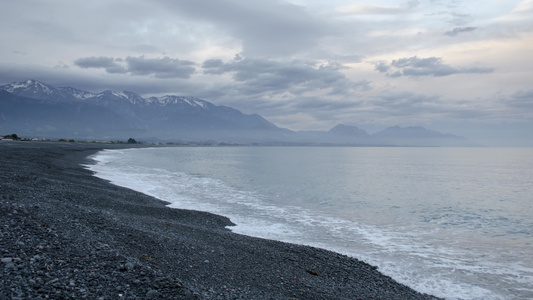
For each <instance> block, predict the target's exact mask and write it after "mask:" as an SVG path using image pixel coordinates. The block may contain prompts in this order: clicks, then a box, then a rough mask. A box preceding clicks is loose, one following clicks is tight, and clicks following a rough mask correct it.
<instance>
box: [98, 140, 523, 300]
mask: <svg viewBox="0 0 533 300" xmlns="http://www.w3.org/2000/svg"><path fill="white" fill-rule="evenodd" d="M130 151H132V150H106V151H102V152H100V153H99V154H97V155H95V156H94V157H93V159H94V160H95V161H97V163H96V164H94V165H89V166H87V167H88V168H89V169H91V170H93V171H94V172H95V173H96V176H98V177H101V178H104V179H106V180H109V181H110V182H111V183H113V184H116V185H119V186H124V187H128V188H131V189H134V190H137V191H140V192H142V193H145V194H147V195H151V196H154V197H156V198H159V199H161V200H163V201H166V202H168V203H169V205H168V206H169V207H172V208H181V209H194V210H201V211H207V212H211V213H215V214H220V215H224V216H227V217H229V218H230V219H231V220H232V221H233V222H234V223H236V226H232V227H231V230H233V231H234V232H236V233H240V234H245V235H250V236H256V237H262V238H269V239H275V240H280V241H285V242H291V243H298V244H305V245H311V246H315V247H320V248H324V249H328V250H332V251H336V252H339V253H343V254H347V255H350V256H353V257H356V258H359V259H361V260H363V261H366V262H368V263H370V264H372V265H376V266H378V268H379V270H380V271H381V272H382V273H384V274H386V275H389V276H391V277H393V278H394V279H396V280H397V281H399V282H401V283H404V284H406V285H409V286H411V287H413V288H414V289H416V290H418V291H420V292H424V293H428V294H433V295H436V296H439V297H444V298H447V299H508V298H509V295H502V294H501V293H500V292H497V291H494V290H489V289H488V288H485V287H482V286H479V285H476V284H474V283H471V282H472V281H471V280H469V279H470V278H475V277H479V276H485V277H487V280H486V281H487V282H491V281H493V282H494V284H495V285H498V284H500V282H498V279H499V278H508V279H507V280H509V278H511V279H513V280H515V281H518V282H524V283H528V280H531V279H533V278H532V274H533V268H532V267H531V266H524V264H523V263H516V264H507V263H498V262H494V261H490V260H489V261H484V260H483V259H479V257H477V256H476V253H472V251H468V249H463V248H461V247H459V248H452V247H451V246H450V245H447V244H439V243H429V242H428V240H430V239H431V237H429V236H430V235H435V236H438V235H450V234H451V233H450V232H446V231H443V230H441V229H435V228H434V227H433V229H432V230H433V231H427V230H426V229H424V228H420V229H413V228H392V227H387V226H381V227H378V226H375V225H369V224H361V223H358V222H356V221H350V220H345V219H340V218H337V217H334V216H328V215H323V214H321V213H320V212H318V211H314V210H311V209H307V208H302V207H297V206H292V205H283V206H279V205H274V204H268V203H270V202H268V201H265V200H266V199H265V198H267V197H268V195H265V194H261V193H259V192H255V191H245V190H239V189H236V188H234V187H232V186H230V185H228V184H227V183H225V182H224V181H222V180H219V179H214V178H210V177H205V176H201V175H192V174H188V173H184V172H177V171H175V170H172V171H170V170H166V169H161V168H152V167H142V166H137V165H130V164H126V163H121V162H120V158H121V157H123V156H124V154H125V153H128V152H130ZM128 154H130V153H128ZM430 228H431V227H430ZM454 234H456V233H454ZM525 254H527V250H526V253H525ZM530 282H531V281H529V283H530ZM505 289H506V288H502V289H501V290H505ZM530 292H531V290H528V289H525V290H524V295H528V293H530ZM516 298H520V296H518V297H516Z"/></svg>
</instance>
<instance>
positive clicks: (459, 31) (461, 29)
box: [444, 27, 477, 36]
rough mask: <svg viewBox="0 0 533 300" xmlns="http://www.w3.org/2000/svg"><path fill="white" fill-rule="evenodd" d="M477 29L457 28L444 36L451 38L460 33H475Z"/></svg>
mask: <svg viewBox="0 0 533 300" xmlns="http://www.w3.org/2000/svg"><path fill="white" fill-rule="evenodd" d="M476 29H477V28H476V27H456V28H454V29H452V30H450V31H446V32H445V33H444V34H446V35H449V36H456V35H458V34H459V33H463V32H469V31H474V30H476Z"/></svg>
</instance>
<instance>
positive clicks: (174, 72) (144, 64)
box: [74, 56, 196, 78]
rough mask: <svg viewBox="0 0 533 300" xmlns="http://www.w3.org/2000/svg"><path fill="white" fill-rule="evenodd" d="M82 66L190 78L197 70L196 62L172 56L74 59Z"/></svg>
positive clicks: (156, 76)
mask: <svg viewBox="0 0 533 300" xmlns="http://www.w3.org/2000/svg"><path fill="white" fill-rule="evenodd" d="M74 64H75V65H76V66H78V67H80V68H85V69H88V68H95V69H104V70H105V71H106V72H107V73H110V74H115V73H119V74H128V73H129V74H131V75H152V76H154V77H155V78H190V77H191V75H192V74H193V73H194V72H195V71H196V69H195V67H194V65H195V63H194V62H191V61H187V60H179V59H175V58H170V57H167V56H165V57H163V58H145V57H144V56H140V57H131V56H128V57H126V58H124V59H123V58H113V57H103V56H99V57H94V56H93V57H84V58H79V59H77V60H75V61H74Z"/></svg>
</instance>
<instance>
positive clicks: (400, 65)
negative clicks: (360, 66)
mask: <svg viewBox="0 0 533 300" xmlns="http://www.w3.org/2000/svg"><path fill="white" fill-rule="evenodd" d="M374 65H375V70H377V71H379V72H381V73H387V76H389V77H393V78H395V77H401V76H413V77H419V76H435V77H440V76H449V75H454V74H473V73H478V74H483V73H491V72H493V71H494V68H482V67H452V66H450V65H446V64H444V63H443V62H442V58H439V57H428V58H419V57H417V56H413V57H409V58H400V59H396V60H393V61H392V62H391V63H387V62H385V61H380V62H376V63H374ZM389 71H390V72H389Z"/></svg>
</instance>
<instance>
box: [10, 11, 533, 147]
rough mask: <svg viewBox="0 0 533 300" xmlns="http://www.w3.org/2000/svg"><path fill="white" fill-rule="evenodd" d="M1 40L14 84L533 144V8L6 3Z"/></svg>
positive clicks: (279, 119)
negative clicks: (197, 101)
mask: <svg viewBox="0 0 533 300" xmlns="http://www.w3.org/2000/svg"><path fill="white" fill-rule="evenodd" d="M0 41H1V43H0V83H1V84H5V83H10V82H13V81H21V80H25V79H37V80H40V81H43V82H45V83H49V84H51V85H54V86H74V87H77V88H81V89H85V90H89V91H93V92H100V91H103V90H107V89H112V90H129V91H133V92H137V93H139V94H141V95H143V96H150V95H165V94H173V95H183V96H196V97H199V98H202V99H205V100H208V101H210V102H213V103H214V104H217V105H227V106H231V107H234V108H237V109H239V110H241V111H243V112H245V113H258V114H260V115H262V116H263V117H265V118H267V119H268V120H270V121H272V122H274V123H275V124H277V125H278V126H280V127H285V128H289V129H292V130H329V129H330V128H331V127H333V126H334V125H336V124H338V123H344V124H349V125H356V126H358V127H360V128H362V129H365V130H367V131H369V132H370V133H372V132H374V131H377V130H380V129H383V128H385V127H387V126H393V125H400V126H424V127H426V128H430V129H434V130H439V131H442V132H449V133H454V134H458V135H463V136H466V137H468V138H470V139H472V140H474V141H478V142H481V143H484V144H489V145H490V144H496V143H500V145H505V144H508V145H533V0H505V1H504V0H469V1H453V0H451V1H450V0H442V1H441V0H419V1H417V0H411V1H380V0H372V1H367V0H360V1H348V0H327V1H325V0H322V1H319V0H280V1H276V0H254V1H250V0H194V1H192V0H151V1H144V0H142V1H141V0H127V1H126V0H113V1H111V0H91V1H73V0H49V1H47V0H33V1H32V0H17V1H2V2H1V3H0Z"/></svg>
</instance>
